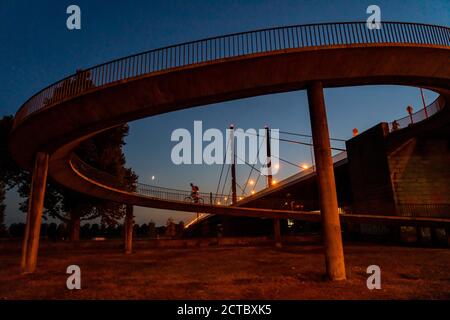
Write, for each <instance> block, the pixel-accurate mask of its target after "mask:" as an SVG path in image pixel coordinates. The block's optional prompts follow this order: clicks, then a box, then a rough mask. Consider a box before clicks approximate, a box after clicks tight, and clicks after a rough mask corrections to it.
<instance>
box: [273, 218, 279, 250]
mask: <svg viewBox="0 0 450 320" xmlns="http://www.w3.org/2000/svg"><path fill="white" fill-rule="evenodd" d="M273 231H274V232H273V234H274V238H275V246H276V247H277V248H281V232H280V219H273Z"/></svg>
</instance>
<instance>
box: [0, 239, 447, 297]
mask: <svg viewBox="0 0 450 320" xmlns="http://www.w3.org/2000/svg"><path fill="white" fill-rule="evenodd" d="M18 247H19V245H18V244H17V243H12V244H7V245H5V244H3V245H2V249H1V250H2V251H1V254H0V298H1V299H391V298H393V299H449V298H450V268H449V266H450V250H449V249H430V248H407V247H394V246H381V245H365V244H347V245H346V246H345V258H346V267H347V275H348V280H347V281H345V282H329V281H327V280H326V279H325V278H324V256H323V253H322V248H321V247H320V246H319V245H311V244H305V245H301V246H289V247H285V248H283V249H275V248H273V247H264V246H260V247H256V246H253V247H220V246H219V247H217V246H216V247H202V248H152V249H148V248H147V249H137V250H136V253H134V254H132V255H129V256H126V255H124V254H122V253H121V250H120V249H119V248H117V243H116V245H114V246H109V247H108V246H106V247H105V246H96V244H93V245H89V246H80V247H78V248H71V247H70V246H60V247H58V248H55V247H54V246H51V245H46V244H43V245H42V246H41V252H40V257H39V265H38V272H36V273H35V274H33V275H20V274H19V272H18V262H19V258H20V257H19V252H20V251H19V250H18ZM71 264H77V265H79V266H80V267H81V271H82V289H81V290H74V291H70V290H68V289H67V288H66V278H67V276H68V275H66V273H65V270H66V267H67V266H68V265H71ZM371 264H377V265H379V266H380V267H381V270H382V289H381V290H372V291H371V290H368V289H367V287H366V279H367V275H366V272H365V271H366V268H367V266H368V265H371Z"/></svg>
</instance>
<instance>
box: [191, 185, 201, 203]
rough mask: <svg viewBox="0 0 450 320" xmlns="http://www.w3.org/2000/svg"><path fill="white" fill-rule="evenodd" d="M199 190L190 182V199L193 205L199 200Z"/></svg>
mask: <svg viewBox="0 0 450 320" xmlns="http://www.w3.org/2000/svg"><path fill="white" fill-rule="evenodd" d="M199 190H200V189H199V188H198V187H197V186H196V185H195V184H193V183H192V182H191V197H192V199H193V200H194V203H198V200H199V198H200V197H199V194H198V192H199Z"/></svg>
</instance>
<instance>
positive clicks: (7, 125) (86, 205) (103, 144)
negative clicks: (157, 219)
mask: <svg viewBox="0 0 450 320" xmlns="http://www.w3.org/2000/svg"><path fill="white" fill-rule="evenodd" d="M94 87H95V85H94V82H93V81H92V80H91V74H90V72H88V71H77V73H76V75H75V76H72V77H70V78H67V79H66V80H64V81H63V82H62V83H61V84H60V85H59V86H57V87H56V88H54V89H53V94H52V96H51V97H50V98H48V99H46V100H45V101H44V106H46V107H49V106H51V105H52V104H54V103H57V102H60V101H62V100H64V99H65V98H67V97H69V96H74V95H77V94H81V93H83V92H85V91H87V90H89V89H92V88H94ZM12 125H13V117H12V116H8V117H4V118H3V119H1V121H0V151H1V152H0V181H2V182H3V183H4V185H6V186H7V187H14V186H17V189H18V193H19V195H20V196H21V197H22V198H26V199H28V196H29V193H30V182H31V174H30V173H28V172H27V171H25V170H22V169H20V168H19V167H18V166H17V165H16V163H15V162H14V160H13V159H12V157H11V155H10V153H9V149H8V135H9V132H10V131H11V129H12ZM128 131H129V128H128V125H126V124H125V125H121V126H118V127H115V128H112V129H109V130H106V131H104V132H102V133H99V134H98V135H96V136H94V137H92V138H90V139H88V140H86V141H84V142H83V143H81V144H80V145H79V146H78V148H77V149H76V150H75V153H76V154H77V155H78V156H79V157H80V158H81V159H83V161H85V162H86V163H87V164H89V165H91V166H93V167H94V168H97V169H99V170H101V171H104V172H106V173H109V174H111V175H113V176H115V177H117V180H118V181H119V182H120V183H121V184H122V185H123V186H124V188H126V189H128V190H131V191H132V190H134V188H135V184H136V181H137V175H136V174H135V173H134V171H133V170H132V169H131V168H126V167H125V155H124V154H123V151H122V147H123V146H124V145H125V141H124V139H125V137H126V136H127V135H128ZM0 205H3V201H2V199H1V185H0ZM1 208H2V207H0V213H1V212H2V211H1ZM44 209H45V210H44V218H46V217H47V216H50V217H54V218H57V219H59V220H61V221H62V222H64V223H65V224H67V225H68V226H69V228H70V232H69V234H70V238H71V239H72V240H74V241H76V240H79V237H80V225H81V221H88V220H93V219H100V221H101V224H102V225H113V226H115V225H117V223H118V221H119V220H120V219H122V218H123V216H124V214H125V206H124V205H123V204H121V203H115V202H112V201H107V200H103V199H98V198H94V197H92V196H88V195H85V194H81V193H78V192H75V191H73V190H71V189H68V188H65V187H63V186H60V185H58V184H56V183H55V182H53V181H52V180H51V179H47V186H46V194H45V199H44ZM20 210H21V211H23V212H27V210H28V200H25V201H23V202H22V203H21V204H20ZM62 228H63V227H62V225H61V224H60V225H59V226H58V231H57V233H58V234H59V237H60V238H61V237H62V236H61V232H62V231H61V230H62ZM64 228H65V227H64ZM66 233H67V232H66V230H64V237H66Z"/></svg>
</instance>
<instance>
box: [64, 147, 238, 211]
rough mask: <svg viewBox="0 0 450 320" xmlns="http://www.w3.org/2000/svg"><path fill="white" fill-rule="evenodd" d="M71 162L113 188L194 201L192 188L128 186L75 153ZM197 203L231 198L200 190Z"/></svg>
mask: <svg viewBox="0 0 450 320" xmlns="http://www.w3.org/2000/svg"><path fill="white" fill-rule="evenodd" d="M70 163H71V165H72V167H73V168H74V169H75V170H76V172H77V173H80V174H82V175H83V176H86V177H88V178H90V179H93V180H95V181H96V182H98V183H101V184H104V185H107V186H108V187H111V188H115V189H118V190H123V191H127V192H132V193H136V194H139V195H143V196H146V197H150V198H154V199H158V200H167V201H177V202H186V203H194V199H193V198H192V197H191V191H190V190H179V189H171V188H164V187H159V186H152V185H147V184H144V183H135V184H133V185H132V186H127V185H125V184H124V183H123V182H121V181H120V180H119V179H118V178H117V177H115V176H114V175H112V174H109V173H107V172H104V171H101V170H99V169H96V168H94V167H92V166H91V165H89V164H87V163H86V162H84V161H83V160H82V159H80V158H79V157H78V156H76V155H74V154H73V155H72V158H71V160H70ZM197 203H199V204H208V205H211V204H214V205H230V204H231V199H230V197H228V196H227V195H223V194H215V193H212V192H199V193H198V201H197Z"/></svg>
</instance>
